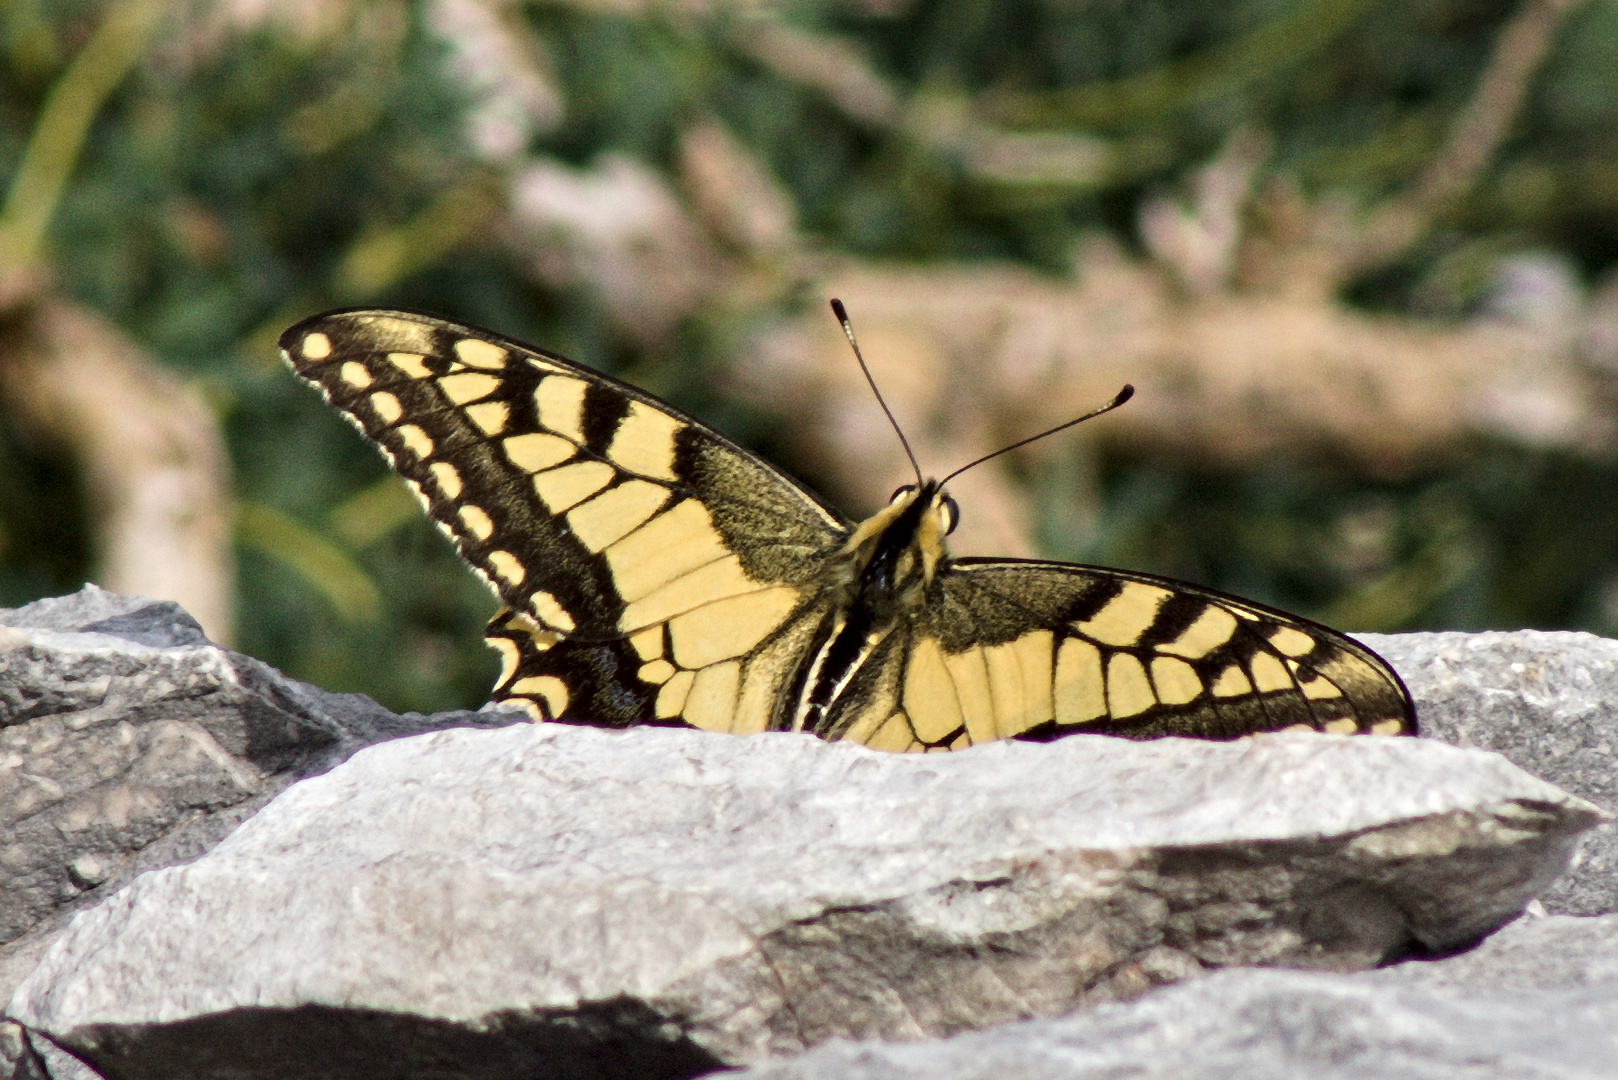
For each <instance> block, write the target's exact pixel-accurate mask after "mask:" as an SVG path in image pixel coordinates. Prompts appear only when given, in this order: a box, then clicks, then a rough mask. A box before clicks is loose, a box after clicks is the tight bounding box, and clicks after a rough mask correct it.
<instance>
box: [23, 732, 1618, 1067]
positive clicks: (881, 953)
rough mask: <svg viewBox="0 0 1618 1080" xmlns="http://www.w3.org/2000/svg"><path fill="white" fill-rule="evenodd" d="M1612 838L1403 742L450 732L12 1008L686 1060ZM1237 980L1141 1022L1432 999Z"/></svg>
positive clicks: (110, 1053)
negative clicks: (979, 742) (862, 740)
mask: <svg viewBox="0 0 1618 1080" xmlns="http://www.w3.org/2000/svg"><path fill="white" fill-rule="evenodd" d="M1597 817H1598V813H1597V811H1596V810H1595V809H1594V808H1593V807H1591V806H1589V805H1588V804H1586V803H1584V802H1582V801H1580V800H1578V799H1574V798H1571V797H1569V796H1567V795H1565V794H1563V793H1562V792H1560V791H1557V790H1556V789H1555V788H1553V787H1551V786H1550V785H1548V784H1545V783H1543V782H1541V781H1539V780H1536V779H1534V778H1533V777H1530V776H1528V775H1526V774H1525V773H1523V772H1522V771H1521V770H1519V769H1517V768H1515V767H1513V766H1511V765H1510V764H1508V763H1507V762H1506V761H1504V760H1503V759H1502V758H1500V757H1498V756H1495V755H1491V754H1485V753H1482V752H1479V751H1471V750H1461V749H1456V748H1453V747H1448V746H1444V745H1442V744H1439V743H1435V742H1428V741H1424V740H1416V739H1376V738H1339V737H1331V736H1320V735H1314V734H1279V735H1269V736H1261V737H1258V738H1254V739H1250V740H1244V741H1241V742H1237V743H1199V742H1191V741H1184V740H1173V739H1169V740H1161V741H1157V742H1149V743H1132V742H1127V741H1123V740H1115V739H1106V738H1099V737H1086V736H1077V737H1072V738H1068V739H1063V740H1059V741H1058V742H1055V743H1050V744H1045V745H1035V744H1027V743H1015V742H1011V743H1003V744H994V745H990V746H987V747H982V748H979V749H976V750H974V751H972V752H971V753H968V754H952V755H930V756H925V757H918V756H905V755H887V754H880V753H876V752H872V751H868V750H865V749H864V748H861V747H857V746H845V745H841V744H826V743H822V742H820V741H818V740H816V739H813V738H811V737H808V736H796V735H762V736H755V737H749V738H736V737H734V736H728V735H714V734H708V733H704V732H697V731H686V730H669V729H658V728H640V729H633V730H629V731H623V732H615V731H603V730H597V729H590V728H574V727H567V726H562V725H547V726H541V727H535V726H527V725H524V726H518V727H509V728H504V729H500V730H494V731H476V730H466V729H462V730H448V731H441V732H436V733H433V734H429V735H424V736H421V737H419V738H414V739H408V740H398V741H394V742H389V743H384V744H382V745H379V746H374V747H372V748H370V749H367V750H363V751H361V752H360V753H357V754H355V755H354V756H353V757H352V758H351V759H350V760H348V761H347V762H346V763H344V764H342V765H340V766H338V767H336V768H334V769H332V770H331V771H330V772H328V773H326V774H324V775H322V776H318V777H314V778H311V779H308V780H305V781H303V782H302V783H300V784H298V785H296V786H294V787H293V788H291V789H290V790H288V791H286V792H285V793H284V794H283V795H282V796H281V797H280V798H278V799H276V800H275V801H274V802H273V803H271V804H270V805H269V806H268V807H266V808H265V809H264V810H262V811H260V812H259V813H258V814H257V815H256V816H255V817H254V818H253V819H252V820H250V821H248V822H247V823H246V824H245V825H243V826H242V827H241V828H240V829H238V830H237V831H236V832H235V833H234V834H233V835H232V836H230V837H229V838H228V839H227V840H225V841H224V842H223V843H221V844H219V845H218V846H217V847H216V848H214V849H213V850H212V851H211V852H210V853H209V854H207V855H206V856H204V857H203V858H200V859H198V860H196V861H194V862H191V863H189V864H187V865H183V866H173V867H169V868H166V869H163V870H158V871H155V872H153V873H148V874H144V875H142V876H141V877H139V878H137V879H136V880H134V881H133V882H131V883H130V884H128V885H127V886H126V887H125V888H123V889H122V890H121V891H120V892H118V893H117V895H115V896H113V897H111V898H110V899H108V900H106V901H105V902H103V903H102V904H101V905H100V906H98V907H96V908H94V909H93V910H89V911H85V912H83V913H81V914H80V915H79V917H78V918H77V919H75V921H74V922H73V924H72V926H71V927H70V928H69V929H68V931H67V932H66V933H65V934H63V935H62V936H61V937H60V938H59V939H58V940H57V941H56V942H55V943H54V944H53V946H52V947H51V949H50V951H49V952H48V953H47V955H46V956H45V957H44V959H43V961H42V962H41V964H40V965H39V967H38V968H37V969H36V970H35V971H34V972H33V973H32V974H31V975H30V976H29V977H28V978H27V980H26V981H25V982H24V983H23V984H22V985H21V986H20V987H19V988H18V990H17V992H16V994H15V996H14V997H13V998H12V1000H11V1003H10V1008H9V1010H8V1014H9V1015H10V1016H12V1017H14V1018H15V1019H17V1020H19V1021H20V1022H22V1023H24V1024H26V1025H28V1026H29V1027H30V1028H33V1029H35V1030H37V1031H40V1032H42V1033H44V1034H45V1035H48V1036H49V1037H50V1038H51V1039H53V1040H55V1041H57V1042H59V1043H60V1044H61V1045H62V1046H64V1047H66V1048H67V1049H69V1050H71V1051H73V1052H74V1053H75V1054H78V1055H80V1056H82V1057H84V1058H85V1059H86V1060H87V1061H89V1062H90V1063H91V1064H92V1065H93V1066H95V1067H96V1068H97V1069H98V1070H100V1071H103V1072H105V1073H106V1074H107V1075H108V1076H116V1077H120V1078H131V1080H134V1078H144V1077H153V1078H156V1077H163V1078H166V1080H183V1078H186V1077H202V1076H217V1075H230V1076H233V1077H257V1076H265V1077H268V1076H298V1077H311V1078H312V1077H327V1076H331V1077H336V1076H358V1075H363V1076H367V1077H393V1076H398V1077H406V1076H418V1075H423V1074H424V1070H427V1069H428V1068H429V1063H433V1064H432V1065H431V1068H432V1070H433V1075H438V1076H456V1077H495V1076H512V1075H534V1076H563V1075H567V1076H589V1077H594V1076H617V1075H622V1076H637V1077H658V1076H690V1075H695V1074H696V1073H698V1072H701V1071H703V1070H705V1069H709V1068H716V1067H719V1066H720V1065H732V1064H742V1063H748V1062H756V1061H759V1060H761V1059H763V1058H765V1057H766V1056H770V1055H781V1054H790V1053H796V1052H800V1051H802V1050H803V1049H805V1048H806V1047H810V1046H814V1045H816V1044H819V1043H824V1042H827V1041H828V1040H832V1039H837V1038H858V1039H876V1038H882V1039H917V1038H926V1037H929V1036H943V1035H951V1034H955V1033H958V1032H962V1031H968V1030H972V1029H978V1028H984V1027H988V1026H991V1025H995V1024H1004V1023H1006V1022H1008V1021H1016V1020H1026V1019H1029V1018H1034V1017H1046V1016H1054V1015H1058V1014H1062V1013H1066V1012H1070V1011H1072V1010H1074V1009H1077V1008H1080V1007H1083V1006H1087V1005H1093V1004H1097V1003H1101V1002H1106V1001H1108V1000H1114V999H1121V998H1128V997H1132V996H1135V995H1138V994H1140V993H1142V992H1143V991H1145V990H1147V989H1149V988H1151V987H1152V986H1154V985H1156V984H1160V983H1169V982H1174V981H1176V980H1180V979H1184V978H1187V977H1191V976H1199V975H1201V974H1202V973H1203V972H1204V971H1205V970H1206V969H1209V968H1218V967H1224V966H1228V965H1238V964H1255V963H1262V964H1285V965H1292V966H1303V967H1313V968H1317V969H1329V970H1346V969H1354V968H1362V967H1365V966H1367V965H1371V964H1374V963H1376V962H1378V961H1379V960H1381V959H1383V958H1384V957H1386V956H1388V955H1389V954H1393V953H1397V952H1398V951H1400V950H1403V949H1408V948H1413V947H1415V948H1437V949H1444V948H1453V947H1456V946H1459V945H1461V944H1464V943H1467V942H1469V941H1470V940H1472V939H1473V938H1475V937H1477V936H1478V935H1480V934H1482V933H1484V932H1486V931H1488V930H1490V929H1492V928H1494V927H1495V926H1498V925H1499V924H1500V923H1502V922H1504V921H1505V920H1507V919H1509V918H1510V917H1511V916H1512V915H1514V914H1515V913H1516V912H1518V911H1519V910H1521V908H1522V906H1523V905H1524V904H1525V903H1526V902H1527V901H1528V900H1529V898H1530V897H1532V896H1534V895H1536V894H1538V893H1540V892H1542V891H1543V890H1544V889H1545V887H1546V886H1547V885H1548V883H1549V882H1550V881H1551V880H1552V879H1553V878H1554V877H1555V875H1556V874H1557V873H1558V872H1559V871H1560V869H1561V867H1562V865H1563V864H1564V863H1565V861H1566V859H1567V857H1568V855H1569V853H1570V851H1571V848H1572V846H1573V842H1574V838H1575V837H1576V835H1577V834H1578V832H1579V831H1580V830H1582V829H1584V828H1587V827H1588V826H1589V825H1590V824H1592V823H1593V822H1594V821H1595V820H1597ZM1255 977H1261V978H1262V979H1263V980H1268V981H1261V982H1257V983H1246V982H1228V981H1227V982H1221V983H1218V984H1215V983H1214V982H1212V981H1211V980H1210V981H1206V982H1201V981H1199V982H1197V983H1196V984H1194V985H1192V986H1189V987H1186V988H1185V989H1184V990H1183V991H1175V993H1183V994H1188V995H1192V997H1189V998H1178V997H1176V998H1167V997H1166V996H1162V995H1154V997H1153V998H1152V999H1149V1000H1151V1001H1166V1002H1167V1004H1162V1005H1158V1006H1154V1007H1157V1008H1162V1009H1170V1008H1171V1007H1174V1002H1177V1001H1181V1000H1185V1001H1190V1002H1193V1003H1195V1004H1196V1007H1197V1008H1203V1009H1206V1008H1207V1007H1208V1006H1209V1002H1210V1001H1217V1000H1220V995H1221V994H1229V995H1234V994H1236V993H1237V989H1238V988H1241V987H1247V988H1249V989H1246V990H1242V991H1241V992H1242V993H1243V994H1246V995H1247V996H1246V997H1244V998H1242V999H1241V1000H1244V1001H1248V1002H1249V1003H1250V1005H1251V1009H1252V1010H1253V1013H1252V1014H1253V1016H1254V1018H1255V1021H1254V1022H1255V1023H1258V1021H1259V1019H1260V1018H1262V1019H1263V1022H1264V1023H1274V1022H1276V1021H1275V1017H1276V1016H1279V1015H1281V1014H1282V1013H1284V1012H1285V1010H1286V1009H1289V1008H1291V1009H1293V1010H1294V1011H1300V1012H1302V1013H1307V1014H1308V1015H1310V1016H1315V1017H1317V1018H1319V1019H1320V1020H1321V1021H1322V1022H1326V1021H1327V1020H1330V1019H1331V1018H1333V1017H1336V1018H1344V1017H1346V1018H1349V1020H1351V1021H1352V1022H1353V1023H1355V1024H1357V1023H1361V1022H1364V1023H1373V1022H1375V1023H1381V1022H1384V1021H1385V1020H1386V1019H1387V1018H1388V1017H1389V1016H1391V1015H1392V1013H1391V1012H1389V1011H1388V1010H1390V1009H1392V1008H1393V1007H1392V1006H1384V1005H1383V1004H1381V1002H1382V1001H1384V1000H1386V1001H1398V1002H1415V1003H1417V1004H1418V1005H1419V1004H1420V1003H1421V1002H1422V1001H1425V998H1423V997H1422V995H1424V994H1426V995H1429V996H1430V995H1431V994H1432V991H1429V990H1425V989H1423V988H1420V987H1388V988H1385V989H1384V990H1382V991H1380V993H1381V995H1382V996H1381V997H1380V998H1379V997H1378V995H1377V994H1374V993H1372V992H1370V991H1367V990H1364V989H1362V988H1359V987H1358V986H1357V984H1355V985H1346V986H1345V987H1343V988H1341V989H1334V987H1337V985H1338V984H1336V983H1334V982H1333V981H1332V980H1331V979H1330V978H1328V977H1327V976H1325V975H1319V974H1316V975H1307V974H1299V973H1283V972H1258V973H1255ZM1297 980H1305V981H1303V982H1299V981H1297ZM1308 980H1314V981H1308ZM1215 985H1217V986H1218V987H1223V988H1225V989H1224V990H1217V989H1215V990H1204V989H1203V987H1210V986H1215ZM1199 994H1201V995H1211V996H1204V997H1197V996H1195V995H1199ZM1288 995H1292V997H1297V995H1302V996H1301V997H1297V1000H1298V1002H1299V1003H1298V1004H1295V1005H1289V1004H1288V1002H1289V1001H1290V1000H1292V997H1289V996H1288ZM1233 1000H1234V998H1233ZM1570 1000H1571V999H1570ZM1581 1000H1582V999H1581ZM1144 1004H1145V1003H1143V1005H1142V1006H1141V1007H1144ZM1598 1006H1599V1003H1596V1004H1592V1005H1590V1008H1597V1007H1598ZM1412 1007H1415V1006H1412ZM1422 1007H1425V1006H1422ZM1580 1007H1581V1008H1582V1007H1584V1005H1582V1004H1581V1005H1580ZM1310 1010H1313V1011H1310ZM1182 1012H1183V1015H1184V1016H1185V1017H1187V1019H1185V1020H1183V1021H1175V1023H1177V1024H1180V1026H1181V1028H1184V1029H1185V1030H1188V1031H1191V1030H1194V1031H1197V1032H1201V1033H1202V1034H1201V1035H1199V1036H1198V1037H1199V1038H1201V1037H1212V1036H1211V1034H1210V1033H1211V1032H1212V1028H1211V1027H1210V1026H1209V1025H1208V1024H1206V1023H1204V1022H1203V1021H1201V1020H1200V1019H1197V1013H1196V1009H1195V1008H1192V1007H1190V1006H1186V1007H1184V1009H1183V1010H1182ZM1107 1015H1108V1016H1111V1015H1113V1014H1110V1013H1109V1014H1107ZM1165 1015H1167V1014H1165ZM1174 1015H1176V1016H1178V1015H1181V1014H1180V1013H1176V1014H1174ZM1603 1015H1605V1014H1603ZM1456 1017H1457V1023H1463V1024H1473V1025H1474V1026H1478V1025H1484V1024H1485V1020H1486V1017H1484V1014H1481V1013H1480V1014H1477V1015H1476V1016H1474V1015H1473V1014H1472V1013H1467V1012H1461V1013H1456ZM1356 1018H1360V1019H1356ZM1072 1022H1079V1021H1072ZM1097 1022H1099V1021H1097ZM1109 1022H1110V1021H1109ZM1187 1025H1189V1026H1187ZM1198 1025H1200V1026H1198ZM1175 1030H1180V1028H1176V1029H1175ZM1329 1030H1330V1024H1328V1025H1327V1028H1326V1031H1328V1032H1329ZM1349 1030H1351V1031H1352V1030H1358V1029H1357V1028H1351V1029H1349ZM1467 1030H1471V1029H1470V1028H1469V1029H1467ZM996 1037H998V1035H997V1033H991V1034H988V1035H984V1036H975V1038H983V1039H990V1040H993V1039H994V1038H996ZM1348 1037H1349V1036H1347V1035H1343V1036H1330V1037H1328V1036H1327V1035H1325V1034H1323V1035H1322V1038H1324V1039H1326V1041H1327V1042H1330V1041H1331V1039H1337V1040H1338V1041H1339V1042H1340V1041H1341V1039H1343V1038H1348ZM1525 1038H1526V1036H1525ZM983 1045H985V1046H990V1045H999V1044H992V1043H985V1044H983ZM1187 1045H1188V1046H1191V1045H1196V1044H1194V1043H1187ZM1525 1045H1526V1044H1525ZM861 1052H864V1051H861ZM871 1052H872V1053H877V1052H878V1051H875V1050H873V1051H871ZM880 1052H881V1053H884V1054H885V1053H887V1050H885V1049H884V1050H881V1051H880ZM986 1052H987V1051H986ZM1190 1052H1191V1051H1189V1050H1188V1051H1187V1053H1190ZM1232 1052H1234V1051H1232ZM806 1060H807V1059H806ZM815 1075H837V1073H836V1072H835V1071H833V1072H828V1073H822V1074H815ZM873 1075H874V1074H873ZM963 1075H966V1074H963ZM983 1075H988V1074H983ZM997 1075H1008V1074H1007V1073H1005V1072H1002V1073H999V1074H997Z"/></svg>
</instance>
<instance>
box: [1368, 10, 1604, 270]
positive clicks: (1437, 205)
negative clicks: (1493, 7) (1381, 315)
mask: <svg viewBox="0 0 1618 1080" xmlns="http://www.w3.org/2000/svg"><path fill="white" fill-rule="evenodd" d="M1584 2H1585V0H1525V2H1524V3H1523V5H1522V7H1520V8H1519V9H1518V10H1517V13H1516V14H1515V15H1513V16H1512V17H1511V21H1510V22H1508V23H1507V24H1506V26H1505V28H1504V29H1503V30H1502V31H1501V32H1500V38H1499V40H1498V41H1497V42H1496V43H1495V47H1494V53H1493V55H1492V56H1491V57H1490V60H1489V64H1488V66H1487V67H1486V68H1485V69H1484V71H1483V74H1482V75H1481V76H1480V77H1479V79H1478V85H1477V90H1476V91H1475V92H1474V93H1473V95H1472V98H1471V100H1470V101H1469V102H1468V103H1467V105H1466V108H1464V109H1463V110H1462V111H1461V114H1460V116H1458V117H1457V118H1456V120H1455V122H1454V124H1453V125H1451V127H1450V132H1449V138H1448V139H1447V140H1446V141H1445V144H1444V146H1443V148H1442V149H1441V150H1440V151H1439V152H1438V155H1437V156H1436V157H1434V158H1432V159H1431V160H1430V161H1429V163H1428V164H1427V166H1426V168H1424V169H1423V170H1422V174H1421V175H1420V176H1419V177H1418V178H1417V179H1416V181H1415V183H1413V184H1411V185H1410V187H1409V188H1408V189H1407V190H1406V191H1405V192H1403V193H1402V194H1400V195H1399V196H1397V197H1395V198H1394V199H1391V200H1389V201H1388V202H1386V203H1384V204H1383V205H1382V206H1380V207H1378V208H1377V209H1376V211H1375V213H1374V214H1373V215H1372V217H1371V219H1370V220H1369V221H1368V222H1367V223H1366V224H1365V226H1364V228H1363V229H1362V230H1361V231H1360V233H1359V235H1358V236H1357V237H1355V239H1354V242H1353V243H1352V245H1351V247H1350V248H1349V250H1348V251H1347V252H1345V254H1344V257H1343V266H1344V275H1343V276H1347V275H1350V274H1352V273H1354V272H1356V271H1359V270H1363V269H1366V268H1367V267H1371V266H1375V265H1378V264H1381V263H1386V262H1388V261H1389V260H1391V259H1394V258H1397V257H1398V256H1399V255H1400V254H1402V253H1403V252H1405V251H1406V250H1408V249H1409V247H1410V246H1411V245H1412V244H1414V243H1415V242H1416V241H1417V240H1419V239H1421V237H1423V236H1424V235H1426V233H1427V232H1428V230H1429V229H1430V228H1431V227H1432V223H1433V219H1434V218H1435V217H1437V216H1438V215H1439V214H1440V213H1442V212H1443V211H1444V210H1446V209H1447V208H1449V207H1450V206H1452V205H1453V204H1454V203H1455V202H1456V201H1457V200H1458V199H1460V198H1461V197H1462V196H1464V195H1465V194H1466V193H1467V192H1468V191H1470V190H1471V189H1472V188H1473V186H1474V185H1475V184H1476V183H1477V182H1478V179H1479V177H1481V176H1482V175H1483V173H1484V172H1485V171H1486V170H1487V169H1488V168H1489V166H1490V165H1491V164H1492V163H1493V162H1494V160H1495V155H1496V153H1497V152H1498V150H1499V149H1500V146H1501V144H1502V143H1503V142H1504V141H1505V139H1506V136H1507V135H1509V134H1510V133H1511V129H1512V127H1513V125H1514V124H1515V123H1516V121H1517V117H1518V115H1519V114H1520V113H1521V112H1522V107H1523V103H1524V102H1525V101H1526V100H1527V97H1528V91H1529V89H1530V87H1531V85H1532V82H1533V77H1534V75H1535V73H1536V72H1537V71H1538V70H1539V68H1540V65H1541V64H1543V63H1544V61H1545V59H1546V57H1547V56H1548V55H1549V54H1550V50H1551V46H1552V44H1554V43H1555V40H1556V33H1557V31H1558V30H1559V29H1561V26H1562V23H1563V21H1564V20H1565V19H1566V18H1567V16H1568V15H1569V14H1570V13H1572V12H1573V11H1574V10H1576V9H1577V8H1578V7H1580V6H1581V5H1582V4H1583V3H1584Z"/></svg>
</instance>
